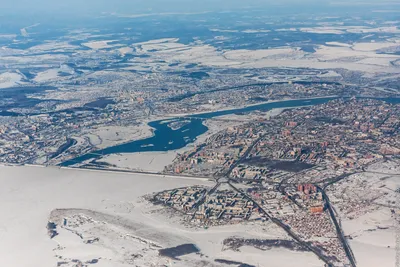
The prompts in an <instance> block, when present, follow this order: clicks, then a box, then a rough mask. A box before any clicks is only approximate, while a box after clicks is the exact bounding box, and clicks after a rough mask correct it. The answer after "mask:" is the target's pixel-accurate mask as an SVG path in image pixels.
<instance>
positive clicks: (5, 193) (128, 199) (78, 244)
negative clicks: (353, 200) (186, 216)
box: [0, 166, 322, 267]
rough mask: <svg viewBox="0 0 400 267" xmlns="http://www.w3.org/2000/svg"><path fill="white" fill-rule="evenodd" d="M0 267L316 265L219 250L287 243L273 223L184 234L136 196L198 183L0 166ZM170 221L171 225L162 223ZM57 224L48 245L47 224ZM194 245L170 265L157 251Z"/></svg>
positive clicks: (291, 255) (281, 253)
mask: <svg viewBox="0 0 400 267" xmlns="http://www.w3.org/2000/svg"><path fill="white" fill-rule="evenodd" d="M0 182H1V187H0V203H1V204H0V214H1V215H0V216H1V220H0V255H1V257H0V266H23V267H31V266H32V267H37V266H41V267H47V266H49V267H50V266H57V263H58V264H60V265H59V266H64V267H69V266H75V265H74V264H78V263H79V262H82V263H83V264H87V265H89V266H91V265H90V264H89V263H90V262H92V263H93V262H96V261H97V263H95V264H94V266H112V267H115V266H164V265H169V264H171V266H182V267H183V266H210V267H211V266H228V265H224V264H217V263H216V262H214V260H215V259H218V258H219V259H227V260H234V261H239V262H244V263H247V264H252V265H255V266H268V267H274V266H276V267H278V266H279V267H289V266H293V267H294V266H307V267H308V266H311V267H312V266H321V265H322V263H321V262H320V261H319V260H318V259H317V258H316V257H315V256H314V255H313V254H311V253H304V252H294V251H290V250H286V249H280V248H276V249H275V248H274V249H271V250H267V251H261V250H256V249H254V248H250V247H243V248H241V251H240V252H235V251H231V250H222V241H223V240H224V239H225V238H228V237H231V236H239V237H244V238H264V239H267V238H287V237H286V236H285V233H284V232H282V230H281V229H279V228H277V227H276V226H275V225H274V224H272V223H271V224H264V225H258V224H257V223H249V224H247V225H232V226H222V227H215V228H210V229H208V230H206V229H189V228H186V227H185V226H183V225H181V224H180V223H178V222H177V220H178V219H177V218H176V217H171V216H170V215H171V214H169V213H165V210H164V213H160V212H156V211H157V210H158V209H159V207H157V206H153V205H152V204H150V203H148V202H146V201H144V200H143V199H142V198H141V196H143V195H145V194H149V193H153V192H157V191H162V190H166V189H172V188H176V187H183V186H190V185H195V184H199V185H205V186H212V183H211V182H208V181H207V180H202V179H187V178H179V177H176V178H172V177H162V176H152V175H138V174H121V173H114V172H99V171H83V170H72V169H59V168H51V167H48V168H44V167H27V166H25V167H5V166H1V167H0ZM168 217H171V218H168ZM49 221H52V222H54V223H56V224H57V226H56V228H55V231H56V232H57V235H56V236H55V237H53V239H51V238H50V236H49V234H48V231H47V228H46V226H47V223H48V222H49ZM185 243H193V244H195V245H196V246H197V247H198V248H199V249H200V250H201V254H190V255H186V256H182V257H180V260H179V261H178V260H171V259H169V258H165V257H160V256H159V255H158V249H159V248H160V247H161V248H168V247H172V246H177V245H182V244H185Z"/></svg>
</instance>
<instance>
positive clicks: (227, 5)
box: [0, 0, 400, 14]
mask: <svg viewBox="0 0 400 267" xmlns="http://www.w3.org/2000/svg"><path fill="white" fill-rule="evenodd" d="M359 2H363V3H365V4H371V3H374V4H380V5H385V3H388V2H392V3H397V2H398V0H346V1H344V0H0V10H1V11H0V12H3V13H11V12H12V13H21V12H35V13H40V12H54V13H75V14H84V13H99V12H119V13H132V14H135V13H145V12H201V11H215V10H231V9H239V8H245V7H249V6H253V7H256V6H263V7H268V6H284V5H287V6H288V7H293V6H295V5H297V6H303V7H305V6H306V7H308V8H310V9H313V7H316V6H323V5H326V6H329V5H330V4H331V3H334V4H337V3H342V4H346V5H348V4H352V3H359ZM399 2H400V1H399ZM388 6H389V5H388Z"/></svg>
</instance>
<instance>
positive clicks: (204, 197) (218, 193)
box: [152, 187, 262, 226]
mask: <svg viewBox="0 0 400 267" xmlns="http://www.w3.org/2000/svg"><path fill="white" fill-rule="evenodd" d="M152 201H153V203H155V204H162V205H165V206H168V207H171V208H174V209H175V210H178V211H180V212H183V213H184V214H185V215H186V216H187V218H189V221H190V222H191V223H194V224H199V225H207V226H210V225H221V224H232V223H239V222H243V221H247V220H255V219H260V218H261V217H262V215H261V214H260V212H259V208H258V207H257V205H256V204H255V202H254V201H252V200H250V199H248V198H247V197H246V196H245V195H244V194H242V193H240V192H236V191H235V190H233V189H232V188H229V187H227V188H224V189H221V190H217V188H214V189H206V188H204V187H188V188H180V189H174V190H170V191H164V192H161V193H158V194H156V195H154V197H153V199H152Z"/></svg>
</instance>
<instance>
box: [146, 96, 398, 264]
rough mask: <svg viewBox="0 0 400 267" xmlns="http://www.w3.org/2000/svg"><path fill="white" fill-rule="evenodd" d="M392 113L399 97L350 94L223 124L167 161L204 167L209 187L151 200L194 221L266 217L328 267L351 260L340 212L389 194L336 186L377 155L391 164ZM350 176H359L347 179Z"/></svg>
mask: <svg viewBox="0 0 400 267" xmlns="http://www.w3.org/2000/svg"><path fill="white" fill-rule="evenodd" d="M399 114H400V106H399V105H396V104H390V103H387V102H384V101H380V100H373V99H355V98H353V99H347V100H343V99H341V100H333V101H330V102H328V103H326V104H322V105H317V106H313V107H303V108H297V109H288V110H285V111H284V112H282V113H281V114H280V115H278V116H276V117H273V118H261V117H260V118H259V119H258V120H256V121H253V122H251V123H245V124H243V125H239V126H234V127H230V128H228V129H225V130H222V131H220V132H219V133H217V134H215V135H213V136H211V137H209V138H208V139H207V140H206V141H205V142H204V143H202V144H199V145H198V146H197V147H195V148H194V149H193V150H191V151H187V152H185V153H183V154H180V155H178V156H177V158H176V159H175V161H174V163H173V164H171V165H169V166H167V167H166V168H165V173H171V174H185V175H193V176H200V175H201V176H203V177H204V176H209V177H210V178H211V179H214V180H215V182H216V185H215V187H213V188H204V187H189V188H179V189H175V190H169V191H164V192H160V193H156V194H155V195H153V196H152V198H151V201H152V202H153V203H155V204H157V205H163V206H165V207H168V208H172V209H174V210H176V211H178V212H179V213H180V214H184V218H185V221H187V222H189V223H190V224H192V225H194V226H197V227H198V226H202V227H209V226H213V225H221V224H235V223H246V222H254V221H258V222H261V223H262V222H264V221H272V222H273V223H275V224H277V225H278V226H280V227H281V228H282V229H284V230H285V231H286V233H287V234H288V235H289V236H290V237H291V238H292V239H294V240H295V241H297V242H298V243H300V244H301V245H302V246H304V247H306V248H307V249H308V250H311V251H313V252H314V253H315V254H316V255H317V256H318V257H319V258H320V259H321V260H323V261H324V262H325V263H326V264H327V266H355V259H354V256H353V253H352V251H351V248H350V247H349V245H348V243H347V239H348V238H349V237H345V236H344V233H343V231H342V229H341V223H340V218H343V217H347V218H350V219H351V218H357V217H359V216H361V215H362V214H365V213H367V212H368V211H369V210H371V209H373V208H374V207H375V205H389V207H390V205H391V200H392V201H393V198H394V197H395V196H394V192H387V190H386V189H385V188H383V187H384V186H379V188H374V187H373V186H366V184H365V183H363V184H361V185H359V186H360V187H361V188H362V189H360V190H364V192H363V193H361V194H359V198H360V200H359V201H358V200H357V196H352V197H349V196H348V195H347V194H346V193H345V194H343V192H345V191H344V190H343V186H345V183H349V184H348V186H351V185H350V184H351V183H356V182H357V181H358V179H357V175H358V174H360V173H363V172H364V171H366V169H367V168H368V167H369V166H371V165H373V164H376V163H377V162H395V163H394V164H397V165H398V163H399V155H400V135H399V131H400V117H399ZM352 175H354V177H355V178H356V179H355V180H351V181H350V182H347V181H346V178H347V177H349V176H352ZM384 190H386V191H384ZM327 191H329V195H330V196H334V198H335V199H334V202H335V208H334V207H333V204H332V200H330V198H329V197H328V194H327ZM340 192H342V194H343V195H340V194H341V193H340ZM350 198H353V199H352V200H350ZM382 203H383V204H382ZM393 203H394V202H393ZM336 208H337V209H339V211H337V210H336ZM338 212H339V213H340V216H338ZM393 212H395V210H394V209H393Z"/></svg>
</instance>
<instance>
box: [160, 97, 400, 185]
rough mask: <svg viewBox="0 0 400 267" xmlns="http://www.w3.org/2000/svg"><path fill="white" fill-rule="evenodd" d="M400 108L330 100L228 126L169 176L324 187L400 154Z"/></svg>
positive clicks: (175, 165) (182, 160)
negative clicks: (222, 176)
mask: <svg viewBox="0 0 400 267" xmlns="http://www.w3.org/2000/svg"><path fill="white" fill-rule="evenodd" d="M399 113H400V107H399V105H393V104H388V103H386V102H383V101H378V100H371V99H361V100H334V101H331V102H328V103H326V104H322V105H317V106H313V107H310V108H301V109H293V110H287V111H285V112H283V113H282V114H280V115H278V116H276V117H274V118H272V119H268V118H266V119H265V120H264V121H254V122H251V123H246V124H243V125H240V126H236V127H230V128H228V129H225V130H222V131H221V132H219V133H217V134H215V135H214V136H212V137H210V138H209V139H208V140H206V142H205V143H204V144H202V145H201V149H196V150H195V151H188V152H187V153H184V154H183V155H180V156H179V158H177V159H176V160H175V161H174V163H173V164H172V165H171V166H168V168H166V171H167V172H178V173H187V174H197V173H199V172H201V173H202V174H203V175H209V176H215V175H216V174H218V173H226V172H229V174H230V177H231V178H234V179H236V180H238V181H241V182H245V183H253V184H261V183H265V182H280V181H282V180H283V179H286V177H288V176H290V177H291V178H290V179H291V181H292V182H296V183H322V182H323V181H329V180H330V179H333V178H334V177H337V176H340V175H343V174H346V173H350V172H354V171H356V170H358V169H360V168H363V167H364V166H367V165H369V164H372V163H374V162H377V161H379V160H381V159H382V158H383V157H385V156H390V155H396V154H398V152H399V147H400V139H399V135H398V133H399V127H400V118H399V116H398V114H399Z"/></svg>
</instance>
